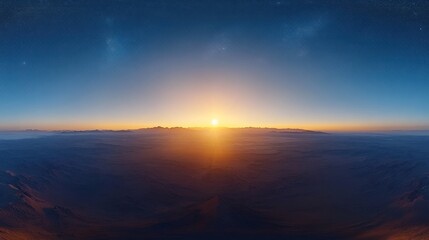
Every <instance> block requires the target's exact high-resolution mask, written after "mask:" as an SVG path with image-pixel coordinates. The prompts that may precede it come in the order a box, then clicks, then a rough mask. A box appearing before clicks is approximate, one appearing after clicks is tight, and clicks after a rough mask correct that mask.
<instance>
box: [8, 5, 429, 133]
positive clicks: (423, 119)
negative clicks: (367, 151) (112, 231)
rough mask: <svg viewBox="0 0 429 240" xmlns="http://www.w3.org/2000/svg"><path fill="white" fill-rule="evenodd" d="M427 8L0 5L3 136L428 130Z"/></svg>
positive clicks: (373, 6)
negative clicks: (162, 130)
mask: <svg viewBox="0 0 429 240" xmlns="http://www.w3.org/2000/svg"><path fill="white" fill-rule="evenodd" d="M428 66H429V2H428V1H425V0H420V1H418V0H416V1H411V0H406V1H400V0H397V1H394V0H385V1H376V0H353V1H351V0H350V1H337V0H331V1H323V0H320V1H310V0H294V1H292V0H289V1H288V0H276V1H270V0H264V1H259V0H248V1H240V0H235V1H234V0H230V1H221V0H217V1H214V0H213V1H212V0H198V1H197V0H195V1H194V0H183V1H173V0H171V1H170V0H157V1H155V0H153V1H152V0H148V1H140V0H135V1H132V0H130V1H127V0H123V1H119V0H116V1H114V0H103V1H97V0H94V1H85V0H82V1H79V0H76V1H74V0H65V1H51V0H38V1H35V0H34V1H31V0H22V1H14V0H6V1H1V2H0V129H47V130H51V129H95V128H98V129H133V128H141V127H152V126H158V125H162V126H169V127H173V126H183V127H203V126H208V125H210V121H211V119H212V118H217V119H219V125H221V126H226V127H246V126H254V127H281V128H283V127H285V128H286V127H291V128H307V129H315V130H339V131H343V130H344V131H351V130H353V131H354V130H356V131H360V130H362V131H363V130H365V131H366V130H390V129H403V130H405V129H429V67H428Z"/></svg>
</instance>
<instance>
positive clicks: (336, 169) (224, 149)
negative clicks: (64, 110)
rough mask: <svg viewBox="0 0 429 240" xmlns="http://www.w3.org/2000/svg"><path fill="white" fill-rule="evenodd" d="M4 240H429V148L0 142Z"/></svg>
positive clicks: (203, 134) (178, 136)
mask: <svg viewBox="0 0 429 240" xmlns="http://www.w3.org/2000/svg"><path fill="white" fill-rule="evenodd" d="M0 239H8V240H9V239H31V240H32V239H38V240H39V239H43V240H49V239H91V240H97V239H106V240H107V239H118V240H127V239H305V240H313V239H314V240H321V239H326V240H328V239H329V240H335V239H386V240H395V239H429V137H425V136H388V135H378V136H375V135H374V136H345V135H335V134H317V133H278V132H277V133H275V132H271V131H264V130H225V129H213V130H208V129H206V130H183V129H182V130H181V129H162V130H144V131H135V132H89V133H79V132H76V133H74V132H72V133H58V134H54V135H52V136H43V137H40V138H27V139H8V140H0Z"/></svg>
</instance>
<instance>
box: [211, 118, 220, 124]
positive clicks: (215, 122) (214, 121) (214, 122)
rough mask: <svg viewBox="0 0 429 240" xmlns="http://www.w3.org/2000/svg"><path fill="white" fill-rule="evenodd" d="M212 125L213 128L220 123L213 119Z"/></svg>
mask: <svg viewBox="0 0 429 240" xmlns="http://www.w3.org/2000/svg"><path fill="white" fill-rule="evenodd" d="M211 124H212V126H217V125H218V124H219V121H218V120H217V119H216V118H213V119H212V121H211Z"/></svg>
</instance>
